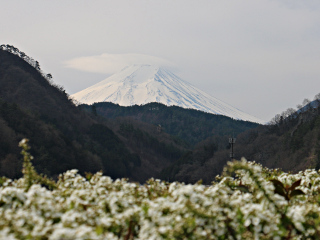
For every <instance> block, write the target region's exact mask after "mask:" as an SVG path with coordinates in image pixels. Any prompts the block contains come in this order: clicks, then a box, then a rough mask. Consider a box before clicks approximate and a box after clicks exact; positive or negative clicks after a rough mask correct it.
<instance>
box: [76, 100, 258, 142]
mask: <svg viewBox="0 0 320 240" xmlns="http://www.w3.org/2000/svg"><path fill="white" fill-rule="evenodd" d="M93 106H94V108H95V109H96V112H97V114H98V115H101V116H103V117H106V118H112V119H115V118H117V117H131V118H133V119H136V120H139V121H143V122H146V123H149V124H154V125H159V124H160V125H161V128H162V130H163V131H165V132H166V133H168V134H171V135H173V136H176V137H178V138H180V139H182V140H184V141H185V142H187V143H189V144H190V145H191V146H193V145H195V144H196V143H198V142H201V141H203V140H205V139H206V138H208V137H211V136H213V135H214V136H230V135H232V134H234V135H238V134H239V133H241V132H244V131H246V130H248V129H251V128H255V127H257V126H259V124H256V123H252V122H246V121H238V120H233V119H231V118H229V117H226V116H222V115H214V114H210V113H205V112H202V111H197V110H193V109H184V108H181V107H175V106H171V107H168V106H165V105H163V104H160V103H149V104H146V105H142V106H137V105H135V106H131V107H122V106H119V105H117V104H113V103H106V102H102V103H95V104H94V105H93ZM81 107H82V108H85V109H87V110H88V111H91V109H92V106H89V105H81Z"/></svg>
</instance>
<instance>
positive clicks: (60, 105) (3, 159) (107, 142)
mask: <svg viewBox="0 0 320 240" xmlns="http://www.w3.org/2000/svg"><path fill="white" fill-rule="evenodd" d="M17 52H19V50H17V49H16V50H15V53H17ZM19 53H20V52H19ZM24 56H25V55H24ZM0 99H1V100H0V136H1V139H0V167H1V169H0V173H1V175H6V176H9V177H18V176H19V173H20V170H21V169H20V168H21V164H19V161H20V160H19V159H20V158H21V157H20V153H19V152H20V150H19V149H18V148H17V145H18V142H19V141H20V140H21V139H22V138H24V137H27V138H29V139H30V143H31V145H32V154H33V155H34V157H35V160H34V164H35V166H36V168H37V170H38V171H39V172H42V173H45V174H48V175H49V176H57V174H59V173H61V172H63V171H66V170H68V169H72V168H77V169H79V170H80V171H81V172H90V171H91V172H95V171H99V170H103V172H104V173H105V174H107V175H109V176H111V177H113V178H115V177H131V172H132V171H133V169H134V167H135V166H136V165H137V164H138V162H139V157H138V156H136V155H133V154H131V153H130V151H129V150H128V149H127V147H126V146H125V145H124V143H123V142H122V141H121V140H120V138H119V137H118V136H117V135H116V134H114V133H113V131H111V130H110V129H109V128H108V127H107V126H106V125H104V124H101V123H99V122H98V121H97V120H96V119H94V117H93V116H89V115H88V114H86V113H84V112H82V111H81V110H79V109H78V108H77V107H76V106H75V105H74V104H73V103H72V102H71V101H70V100H69V98H68V96H67V94H66V93H65V92H64V90H63V88H62V87H57V86H53V85H52V84H51V83H50V82H49V81H48V79H47V78H46V77H44V75H43V73H42V72H41V69H40V66H39V64H37V65H36V67H35V66H32V65H30V63H28V62H26V61H25V60H24V59H22V58H21V57H19V56H18V55H17V54H13V53H10V52H8V51H4V50H0Z"/></svg>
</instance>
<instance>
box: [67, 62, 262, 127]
mask: <svg viewBox="0 0 320 240" xmlns="http://www.w3.org/2000/svg"><path fill="white" fill-rule="evenodd" d="M72 97H73V98H75V99H76V100H77V101H79V102H82V103H86V104H92V103H95V102H113V103H116V104H119V105H121V106H132V105H143V104H147V103H150V102H158V103H163V104H165V105H167V106H173V105H175V106H179V107H183V108H191V109H197V110H200V111H204V112H209V113H213V114H219V115H225V116H228V117H232V118H234V119H238V120H245V121H251V122H257V123H264V121H262V120H261V119H258V118H256V117H254V116H251V115H249V114H247V113H244V112H242V111H241V110H239V109H237V108H235V107H232V106H231V105H229V104H227V103H224V102H223V101H221V100H219V99H216V98H214V97H212V96H210V95H209V94H207V93H205V92H204V91H201V90H199V89H197V88H196V87H194V86H192V85H191V84H189V83H187V82H186V81H184V80H182V79H181V78H179V77H177V76H176V75H175V74H173V73H172V72H170V71H169V70H167V69H165V68H161V67H157V66H152V65H132V66H129V67H126V68H124V69H123V70H122V71H120V72H119V73H116V74H114V75H112V76H110V77H109V78H107V79H105V80H103V81H101V82H99V83H97V84H95V85H93V86H91V87H88V88H86V89H84V90H82V91H80V92H78V93H75V94H73V95H72Z"/></svg>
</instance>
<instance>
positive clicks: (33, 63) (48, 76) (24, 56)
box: [0, 44, 52, 83]
mask: <svg viewBox="0 0 320 240" xmlns="http://www.w3.org/2000/svg"><path fill="white" fill-rule="evenodd" d="M0 50H3V51H6V52H8V53H12V54H14V55H16V56H18V57H19V58H21V59H23V60H24V61H25V62H27V63H28V64H30V65H31V66H32V67H34V68H35V69H36V70H37V71H39V73H40V74H41V75H42V76H43V77H45V78H46V79H47V80H48V81H50V82H51V79H52V75H51V73H48V74H45V73H44V72H43V71H42V69H41V67H40V63H39V62H38V61H37V60H35V59H33V58H32V57H30V56H28V55H27V54H26V53H25V52H23V51H20V50H19V49H18V48H16V47H15V46H13V45H10V44H2V45H0ZM51 83H52V82H51Z"/></svg>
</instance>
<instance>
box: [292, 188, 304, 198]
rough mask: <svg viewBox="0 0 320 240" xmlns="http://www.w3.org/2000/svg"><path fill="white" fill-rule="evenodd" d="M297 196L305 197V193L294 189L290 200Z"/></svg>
mask: <svg viewBox="0 0 320 240" xmlns="http://www.w3.org/2000/svg"><path fill="white" fill-rule="evenodd" d="M298 195H305V193H304V192H303V191H302V190H300V189H295V190H293V191H292V192H291V193H290V198H292V197H294V196H298Z"/></svg>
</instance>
